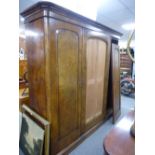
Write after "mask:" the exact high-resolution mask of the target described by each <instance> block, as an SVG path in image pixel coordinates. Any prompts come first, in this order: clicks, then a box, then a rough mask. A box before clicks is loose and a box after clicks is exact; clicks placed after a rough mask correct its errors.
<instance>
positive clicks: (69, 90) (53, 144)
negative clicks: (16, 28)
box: [21, 2, 121, 155]
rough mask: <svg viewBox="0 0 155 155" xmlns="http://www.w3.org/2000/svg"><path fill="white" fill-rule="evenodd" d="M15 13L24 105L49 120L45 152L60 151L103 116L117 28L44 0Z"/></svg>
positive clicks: (119, 34) (105, 115)
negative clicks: (24, 72)
mask: <svg viewBox="0 0 155 155" xmlns="http://www.w3.org/2000/svg"><path fill="white" fill-rule="evenodd" d="M21 15H22V16H23V17H24V18H25V27H26V31H25V34H26V50H27V53H28V55H27V61H28V62H27V63H28V73H29V96H30V103H29V107H30V108H31V109H33V110H34V111H36V112H37V113H38V114H39V115H41V116H42V117H44V118H45V119H47V120H48V121H49V122H50V124H51V137H50V155H55V154H57V153H59V154H63V153H64V154H65V153H66V151H67V150H69V149H70V148H73V147H74V146H75V145H76V144H79V143H80V141H82V140H83V139H84V138H85V137H86V136H87V135H89V133H90V132H92V131H93V130H95V129H96V127H98V126H99V125H100V124H101V123H103V122H104V121H105V119H106V117H107V116H108V111H107V107H108V104H109V102H108V83H109V71H110V55H111V51H112V40H118V39H117V38H116V37H115V36H121V33H119V32H117V31H115V30H112V29H110V28H108V27H106V26H103V25H101V24H99V23H97V22H95V21H93V20H90V19H88V18H86V17H83V16H81V15H79V14H76V13H74V12H72V11H69V10H67V9H65V8H62V7H60V6H58V5H55V4H53V3H50V2H39V3H37V4H35V5H33V6H32V7H30V8H28V9H27V10H25V11H24V12H22V13H21ZM109 91H110V90H109ZM110 104H111V106H109V107H110V108H111V109H112V108H113V104H112V103H110Z"/></svg>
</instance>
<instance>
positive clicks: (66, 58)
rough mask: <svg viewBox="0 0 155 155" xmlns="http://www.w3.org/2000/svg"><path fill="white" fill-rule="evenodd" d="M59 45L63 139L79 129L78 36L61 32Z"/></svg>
mask: <svg viewBox="0 0 155 155" xmlns="http://www.w3.org/2000/svg"><path fill="white" fill-rule="evenodd" d="M57 43H58V45H57V47H58V70H59V72H58V78H59V86H58V87H59V88H58V90H59V92H58V96H59V98H58V100H59V101H58V104H59V118H58V119H59V137H60V139H61V138H62V137H65V136H66V135H68V134H69V133H70V132H72V131H73V130H75V129H76V128H77V127H78V106H77V103H78V50H79V49H78V35H77V34H76V33H75V32H72V31H68V30H60V31H59V33H58V36H57ZM70 122H72V123H70Z"/></svg>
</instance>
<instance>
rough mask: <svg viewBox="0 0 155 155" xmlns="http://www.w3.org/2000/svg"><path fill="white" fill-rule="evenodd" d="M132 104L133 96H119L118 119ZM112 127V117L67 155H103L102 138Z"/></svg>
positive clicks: (133, 101)
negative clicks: (119, 112) (119, 108)
mask: <svg viewBox="0 0 155 155" xmlns="http://www.w3.org/2000/svg"><path fill="white" fill-rule="evenodd" d="M134 105H135V100H134V98H131V97H126V96H121V116H120V118H119V120H120V119H121V118H122V117H123V116H124V115H125V114H127V112H128V111H129V110H131V109H134ZM112 127H113V124H112V118H110V119H109V120H107V121H106V122H105V123H104V124H103V125H102V126H101V127H100V128H98V129H97V130H96V131H95V132H94V133H93V134H92V135H91V136H89V137H88V138H87V139H86V140H85V141H83V143H81V144H80V145H79V146H78V147H77V148H75V149H74V150H73V151H72V152H71V153H70V154H69V155H104V150H103V140H104V138H105V136H106V135H107V133H108V132H109V131H110V129H112Z"/></svg>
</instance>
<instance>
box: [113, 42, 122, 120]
mask: <svg viewBox="0 0 155 155" xmlns="http://www.w3.org/2000/svg"><path fill="white" fill-rule="evenodd" d="M111 63H112V64H111V66H112V104H113V122H114V123H115V122H116V120H117V118H118V117H119V116H120V114H121V101H120V53H119V47H118V45H116V44H114V43H113V44H112V60H111Z"/></svg>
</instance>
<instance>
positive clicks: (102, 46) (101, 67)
mask: <svg viewBox="0 0 155 155" xmlns="http://www.w3.org/2000/svg"><path fill="white" fill-rule="evenodd" d="M106 50H107V45H106V43H105V42H104V41H101V40H98V57H97V66H96V70H97V73H96V84H97V109H96V115H97V116H99V115H101V114H102V111H103V101H104V94H105V90H104V88H105V87H104V86H105V83H104V81H105V63H106Z"/></svg>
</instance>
